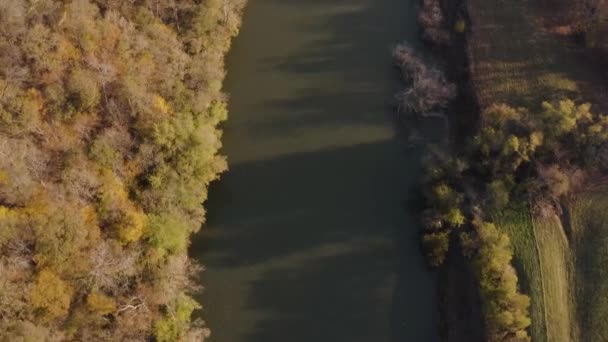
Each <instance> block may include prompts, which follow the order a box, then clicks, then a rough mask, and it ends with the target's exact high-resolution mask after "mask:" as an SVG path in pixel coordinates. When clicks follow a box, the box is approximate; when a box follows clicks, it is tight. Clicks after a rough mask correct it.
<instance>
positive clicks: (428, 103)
mask: <svg viewBox="0 0 608 342" xmlns="http://www.w3.org/2000/svg"><path fill="white" fill-rule="evenodd" d="M393 58H394V60H395V63H396V65H397V66H398V67H399V68H401V72H402V75H403V78H404V81H405V82H406V83H408V84H409V86H408V87H407V88H406V89H405V90H403V91H402V92H400V93H399V94H397V96H396V98H397V101H398V104H399V108H401V109H404V110H406V111H412V112H415V113H426V112H429V111H432V110H437V109H444V108H446V107H447V105H448V104H449V102H450V101H451V100H452V99H453V98H454V97H456V90H457V89H456V86H455V85H454V84H452V83H450V82H448V81H447V80H446V78H445V76H444V75H443V73H441V72H440V71H439V70H438V69H435V68H430V67H428V66H427V65H426V64H424V62H422V59H420V57H418V56H417V55H416V53H415V52H414V50H413V49H412V48H411V47H410V46H408V45H407V44H400V45H398V46H397V47H396V48H395V49H394V51H393Z"/></svg>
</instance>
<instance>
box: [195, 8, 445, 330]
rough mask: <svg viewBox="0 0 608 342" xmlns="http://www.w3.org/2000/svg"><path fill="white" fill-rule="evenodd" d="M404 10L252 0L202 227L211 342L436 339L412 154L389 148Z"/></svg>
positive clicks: (407, 34)
mask: <svg viewBox="0 0 608 342" xmlns="http://www.w3.org/2000/svg"><path fill="white" fill-rule="evenodd" d="M414 3H416V1H415V0H348V1H347V0H251V1H250V3H249V6H248V8H247V10H246V13H245V18H244V26H243V28H242V30H241V35H240V36H239V37H238V38H237V39H236V41H235V43H234V46H233V50H232V51H231V53H230V55H229V58H228V70H229V75H228V79H227V81H226V84H225V90H226V92H228V93H229V94H230V96H231V101H230V118H229V122H228V123H227V124H226V125H225V127H224V131H225V134H224V139H223V140H224V145H225V148H224V150H223V153H224V154H226V155H227V156H228V158H229V164H230V171H229V172H228V173H226V174H224V175H223V177H222V179H221V181H219V182H216V183H215V184H213V186H212V187H211V192H210V201H209V202H208V203H207V204H206V206H207V209H208V222H207V224H206V225H205V227H204V228H203V231H202V233H201V234H199V235H198V236H197V237H196V239H195V241H194V244H193V246H192V248H191V255H192V256H193V257H194V258H196V259H198V260H199V261H200V262H201V263H203V264H204V265H206V267H207V271H206V272H204V274H203V275H202V277H201V283H202V284H203V285H204V286H205V291H204V292H203V294H202V298H200V299H201V301H202V302H203V303H204V306H205V311H204V313H203V317H204V319H205V320H206V321H207V323H208V325H209V326H210V327H211V329H212V331H213V332H212V338H211V339H210V341H211V342H245V341H246V342H312V341H314V342H324V341H327V342H357V341H366V342H383V341H390V342H393V341H394V342H397V341H399V342H406V341H407V342H409V341H416V342H418V341H433V340H434V339H435V336H436V330H437V317H436V313H435V311H436V304H435V298H434V295H435V287H434V286H435V284H434V283H433V281H434V279H433V277H432V275H431V274H430V273H428V272H427V269H426V267H425V265H424V262H423V257H422V256H421V254H420V249H419V243H418V238H419V237H418V231H419V227H418V226H417V225H416V220H415V215H416V214H415V213H414V212H412V211H411V210H410V209H408V205H407V204H406V203H408V199H411V197H412V196H413V189H412V187H413V186H414V185H415V184H416V182H417V179H418V178H419V175H420V169H419V168H420V162H419V160H420V153H421V150H420V149H419V148H415V147H412V146H409V145H408V143H407V142H406V141H405V140H406V139H404V138H403V137H401V136H400V134H399V130H398V125H397V124H396V122H395V114H394V112H393V111H392V109H391V106H390V104H391V102H392V94H393V93H394V92H395V90H396V89H397V88H398V81H397V76H396V72H395V70H393V68H392V66H391V58H390V49H391V47H392V46H393V45H394V44H396V43H398V42H400V41H402V40H404V39H408V40H411V41H413V40H415V38H414V37H415V36H416V33H417V31H416V26H415V14H414V13H415V7H414Z"/></svg>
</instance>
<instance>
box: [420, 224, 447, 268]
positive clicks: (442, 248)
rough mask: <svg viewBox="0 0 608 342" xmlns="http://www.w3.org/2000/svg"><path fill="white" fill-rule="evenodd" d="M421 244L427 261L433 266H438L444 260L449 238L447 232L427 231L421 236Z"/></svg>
mask: <svg viewBox="0 0 608 342" xmlns="http://www.w3.org/2000/svg"><path fill="white" fill-rule="evenodd" d="M422 245H423V247H424V250H425V251H426V254H427V257H428V261H429V263H430V264H431V266H433V267H439V266H441V265H442V264H443V262H444V261H445V258H446V255H447V253H448V249H449V246H450V239H449V233H448V232H436V233H427V234H424V236H423V237H422Z"/></svg>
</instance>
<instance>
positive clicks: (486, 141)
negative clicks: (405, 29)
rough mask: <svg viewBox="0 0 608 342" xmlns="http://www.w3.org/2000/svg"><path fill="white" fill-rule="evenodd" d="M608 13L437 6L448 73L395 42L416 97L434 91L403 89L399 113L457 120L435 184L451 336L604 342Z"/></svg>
mask: <svg viewBox="0 0 608 342" xmlns="http://www.w3.org/2000/svg"><path fill="white" fill-rule="evenodd" d="M605 7H606V4H605V3H603V2H601V1H576V2H574V3H573V2H565V1H550V2H549V1H526V2H522V1H513V2H504V1H486V0H466V1H439V0H425V1H423V2H422V5H421V10H420V15H419V22H420V24H421V30H422V34H423V38H424V39H425V40H426V41H428V42H429V44H431V45H432V46H434V48H435V49H436V50H437V51H438V52H440V54H441V55H442V56H447V60H446V61H445V64H446V65H447V68H446V70H447V71H448V72H447V73H446V75H447V76H445V77H440V76H437V75H439V74H440V71H437V70H440V68H437V70H436V71H434V73H429V72H428V71H427V69H428V68H429V67H424V68H421V67H416V66H415V65H416V64H417V63H418V62H412V58H411V57H410V56H408V55H407V54H406V53H404V51H406V50H404V49H403V47H401V48H399V49H397V50H396V53H395V57H396V61H397V64H398V66H399V67H401V69H402V70H403V71H404V73H405V74H406V78H405V81H406V85H407V87H408V88H407V89H406V91H405V92H404V93H403V94H415V93H416V89H431V90H432V91H426V90H425V91H423V92H420V93H421V94H424V95H420V96H413V97H408V96H403V94H400V95H399V96H398V100H399V104H400V107H403V101H404V100H405V101H406V103H407V104H408V106H407V108H408V109H409V112H411V113H413V114H415V115H418V116H420V115H422V116H428V113H434V112H444V113H445V114H442V115H445V116H446V117H447V119H448V120H449V121H450V133H449V137H450V138H449V141H450V142H451V143H449V144H442V145H440V146H432V147H431V148H430V149H429V153H428V158H427V161H426V163H427V165H428V166H427V172H426V179H425V180H424V186H423V188H424V191H423V192H424V194H425V197H426V203H427V209H426V210H425V212H424V214H423V224H424V227H425V230H424V236H423V239H422V242H423V245H424V247H425V249H426V251H427V254H428V257H429V262H430V264H431V265H433V266H435V267H439V268H440V273H441V274H442V277H441V279H442V284H440V288H442V291H441V292H442V295H443V296H442V297H443V299H442V304H443V308H442V313H443V324H442V334H443V337H444V339H445V340H450V341H461V340H468V341H475V340H479V341H480V340H485V341H528V340H533V341H602V340H605V338H604V339H603V337H602V336H606V332H608V331H607V329H608V326H607V325H606V324H605V322H603V321H602V319H601V318H600V317H604V316H603V314H604V313H606V312H607V311H608V305H606V302H605V301H604V300H601V299H600V296H601V295H600V294H601V293H604V292H602V289H604V288H605V287H606V281H607V279H606V276H605V275H604V274H603V273H604V271H602V267H599V265H600V264H601V262H602V260H604V259H605V253H604V252H603V250H604V249H605V243H604V242H602V241H603V240H599V239H597V236H598V235H599V236H602V234H604V233H603V232H602V229H600V227H602V226H603V225H605V222H606V221H605V217H604V216H605V215H603V214H602V213H603V212H604V211H605V210H604V209H603V208H604V206H603V205H604V203H605V201H604V200H603V198H604V196H605V191H603V190H602V189H603V188H604V187H603V184H604V181H603V180H604V179H605V176H604V175H605V174H606V172H607V171H608V170H607V167H608V164H607V163H606V160H607V159H606V156H607V155H606V152H607V151H608V149H607V147H608V144H607V142H608V140H607V139H608V117H606V116H605V115H603V114H602V113H604V112H605V110H606V108H607V107H606V94H607V93H608V92H606V82H605V81H604V79H605V77H604V75H605V67H604V65H602V63H601V57H602V56H605V53H606V50H605V46H604V45H603V41H602V40H601V39H600V38H597V37H598V35H597V32H603V31H602V30H604V29H605V27H603V26H604V25H605V24H603V21H602V20H601V19H602V18H601V16H602V13H605V12H606V11H605V10H606V8H605ZM600 36H601V35H600ZM594 37H595V38H594ZM459 56H462V57H464V58H460V57H459ZM451 82H453V83H455V84H457V85H458V91H457V92H456V93H454V92H452V88H451V87H452V86H451ZM467 99H468V100H467ZM463 104H466V105H463ZM592 236H593V237H596V238H592ZM444 283H445V284H444ZM448 287H450V288H448ZM453 288H457V289H458V291H455V290H454V289H453ZM458 296H460V299H458ZM477 308H478V309H477ZM459 314H460V315H462V314H468V315H469V317H473V319H471V320H467V321H466V322H465V321H463V320H462V319H460V320H459V319H458V316H459ZM476 314H479V317H478V318H479V322H477V323H475V322H474V321H475V319H474V318H475V317H477V316H476ZM472 321H473V322H472Z"/></svg>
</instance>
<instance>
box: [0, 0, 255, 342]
mask: <svg viewBox="0 0 608 342" xmlns="http://www.w3.org/2000/svg"><path fill="white" fill-rule="evenodd" d="M243 6H244V0H203V1H195V0H184V1H152V0H142V1H121V0H73V1H68V0H64V1H61V0H38V1H27V0H4V1H1V2H0V340H3V341H59V340H80V341H141V340H145V339H149V338H152V337H153V338H154V339H155V340H156V341H178V340H182V339H184V340H186V339H187V340H202V339H203V338H204V337H205V336H207V335H208V334H209V331H208V329H207V328H206V327H205V325H204V323H203V322H191V314H192V312H193V311H194V310H196V309H198V308H200V305H199V304H198V303H196V301H194V300H193V299H192V298H191V297H190V293H191V292H192V291H194V290H196V289H197V287H198V286H197V284H194V282H193V281H192V280H191V278H192V276H193V275H196V273H197V272H198V271H199V269H200V267H199V266H197V265H196V264H195V263H194V262H192V261H190V260H189V259H188V258H187V253H186V250H187V247H188V245H189V237H190V235H191V234H192V233H194V232H196V231H197V230H198V229H199V227H200V226H201V224H202V223H203V220H204V210H203V208H202V203H203V202H204V201H205V199H206V196H207V186H208V184H209V183H210V182H211V181H212V180H214V179H216V178H217V177H218V174H219V173H221V172H222V171H224V170H225V169H226V161H225V159H224V158H223V157H222V156H219V155H218V149H219V148H220V146H221V143H220V138H221V131H219V130H218V129H217V125H218V123H219V122H221V121H222V120H225V119H226V116H227V112H226V97H225V96H224V95H223V94H222V93H221V86H222V81H223V78H224V74H225V71H224V62H223V57H224V54H225V53H226V52H227V50H228V48H229V46H230V41H231V38H232V37H233V36H234V35H236V34H237V32H238V29H239V25H240V16H241V11H242V8H243Z"/></svg>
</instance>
